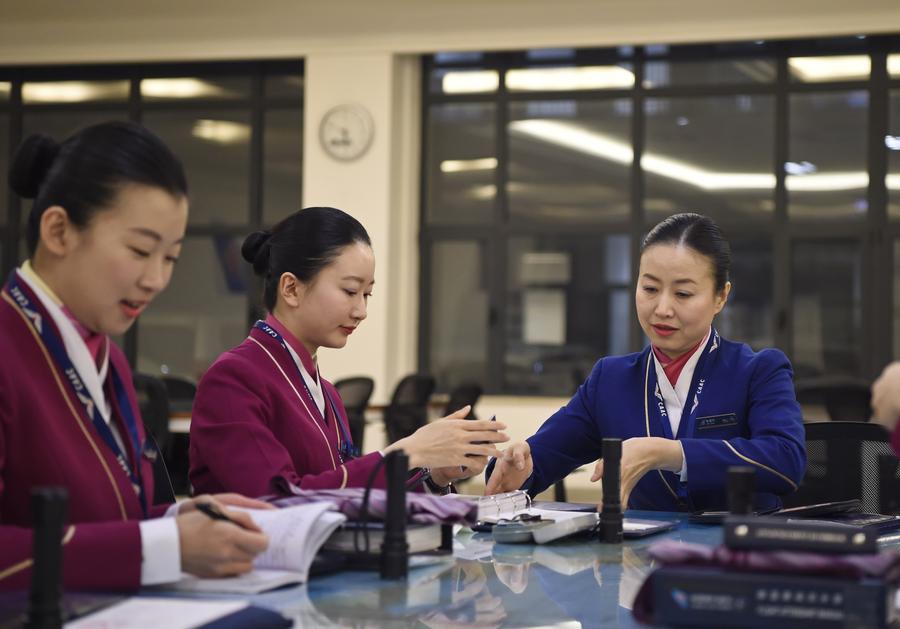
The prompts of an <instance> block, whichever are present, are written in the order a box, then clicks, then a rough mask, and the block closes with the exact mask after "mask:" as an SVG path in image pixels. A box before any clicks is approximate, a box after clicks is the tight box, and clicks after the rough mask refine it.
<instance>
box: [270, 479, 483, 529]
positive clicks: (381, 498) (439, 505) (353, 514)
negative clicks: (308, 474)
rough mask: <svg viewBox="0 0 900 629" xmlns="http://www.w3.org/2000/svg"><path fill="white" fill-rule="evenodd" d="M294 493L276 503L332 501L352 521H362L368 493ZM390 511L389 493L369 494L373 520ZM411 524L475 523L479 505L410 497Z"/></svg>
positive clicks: (351, 489)
mask: <svg viewBox="0 0 900 629" xmlns="http://www.w3.org/2000/svg"><path fill="white" fill-rule="evenodd" d="M290 491H291V494H292V495H290V496H288V497H286V498H277V499H275V500H273V501H272V504H274V505H276V506H279V507H288V506H293V505H298V504H307V503H310V502H331V503H332V504H333V505H334V506H335V508H336V509H337V510H338V511H340V512H341V513H343V514H344V515H346V516H347V518H348V519H349V520H354V521H355V520H359V519H361V511H362V503H363V496H364V495H365V493H366V490H365V489H364V488H362V487H347V488H344V489H300V488H298V487H296V486H291V490H290ZM386 511H387V492H386V491H385V490H383V489H372V490H370V491H369V506H368V512H369V516H368V517H369V518H370V519H374V520H382V519H384V514H385V512H386ZM406 514H407V521H408V522H413V523H416V524H466V525H472V524H475V522H476V520H477V517H478V505H477V504H475V503H472V502H470V501H467V500H463V499H459V498H456V497H455V496H453V495H449V496H433V495H429V494H414V493H407V494H406Z"/></svg>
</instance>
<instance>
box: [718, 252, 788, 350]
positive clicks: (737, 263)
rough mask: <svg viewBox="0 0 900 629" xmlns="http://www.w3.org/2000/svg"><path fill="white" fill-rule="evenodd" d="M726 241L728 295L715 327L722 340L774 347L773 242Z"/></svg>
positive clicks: (756, 347) (754, 346) (755, 347)
mask: <svg viewBox="0 0 900 629" xmlns="http://www.w3.org/2000/svg"><path fill="white" fill-rule="evenodd" d="M726 237H728V235H727V234H726ZM729 241H730V242H729V244H730V245H731V294H730V295H729V297H728V303H727V304H726V305H725V308H724V309H723V310H722V312H720V313H719V315H718V316H717V317H716V322H715V325H716V328H717V329H718V330H719V333H720V334H722V335H723V336H724V337H725V338H728V339H731V340H733V341H738V342H741V343H746V344H747V345H749V346H750V347H752V348H753V349H756V350H760V349H763V348H765V347H772V346H773V345H774V344H775V338H774V334H773V330H772V324H773V321H774V318H775V317H774V315H773V313H772V278H773V277H774V271H773V259H772V243H771V242H769V241H767V240H765V239H763V238H755V239H750V240H748V239H741V238H739V239H729Z"/></svg>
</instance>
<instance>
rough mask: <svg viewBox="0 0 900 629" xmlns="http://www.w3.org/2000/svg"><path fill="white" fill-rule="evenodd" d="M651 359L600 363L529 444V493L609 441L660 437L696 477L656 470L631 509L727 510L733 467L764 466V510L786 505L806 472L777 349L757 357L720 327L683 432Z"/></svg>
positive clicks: (760, 500)
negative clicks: (676, 444)
mask: <svg viewBox="0 0 900 629" xmlns="http://www.w3.org/2000/svg"><path fill="white" fill-rule="evenodd" d="M651 356H652V353H651V349H650V347H647V348H646V349H644V351H642V352H640V353H637V354H628V355H625V356H608V357H605V358H601V359H600V360H599V361H597V363H596V365H594V368H593V370H592V371H591V375H590V376H589V377H588V379H587V380H586V381H585V382H584V384H582V385H581V386H580V387H579V388H578V392H577V393H576V394H575V396H574V397H573V398H572V399H571V400H570V401H569V403H568V404H567V405H566V406H564V407H563V408H561V409H560V410H559V411H557V412H556V413H555V414H554V415H553V416H551V417H550V418H549V419H547V421H545V422H544V424H543V425H542V426H541V428H540V430H538V432H537V433H536V434H535V435H533V436H532V437H530V438H529V439H528V443H529V444H530V445H531V454H532V459H533V461H534V473H533V475H532V476H531V477H530V478H529V480H528V481H527V482H526V484H525V487H524V488H526V489H528V490H529V491H530V492H531V493H532V494H537V493H540V492H541V491H543V490H544V489H546V488H547V487H549V486H550V485H552V484H553V483H554V482H556V481H557V480H559V479H561V478H564V477H565V476H566V475H568V474H569V473H570V472H571V471H572V470H574V469H576V468H577V467H580V466H582V465H584V464H586V463H590V462H592V461H595V460H597V459H598V458H599V457H600V453H601V449H602V439H603V438H604V437H620V438H622V439H623V440H624V439H629V438H631V437H647V436H654V437H666V438H668V439H673V438H675V439H678V440H680V441H681V444H682V446H683V448H684V458H685V465H686V466H687V481H686V482H684V483H682V482H681V480H680V478H679V476H678V474H675V473H672V472H662V471H659V470H651V471H650V472H648V473H647V474H646V475H645V476H644V477H643V478H642V479H641V480H640V481H639V482H638V483H637V485H636V486H635V488H634V490H633V491H632V493H631V497H630V500H629V504H628V507H629V508H631V509H655V510H662V511H684V510H689V511H696V510H714V509H724V508H726V506H727V497H726V487H727V482H726V477H727V472H728V468H729V466H732V465H745V466H746V465H749V466H752V467H754V468H755V469H756V472H757V473H756V490H757V494H756V497H755V501H754V502H755V507H756V508H758V509H771V508H776V507H779V506H780V505H781V500H780V499H779V498H778V496H781V495H785V494H788V493H790V492H792V491H795V490H796V489H797V485H798V484H799V483H800V480H801V478H802V477H803V472H804V470H805V469H806V447H805V444H804V429H803V423H802V418H801V414H800V406H799V405H798V404H797V399H796V397H795V395H794V385H793V381H792V370H791V364H790V362H789V361H788V359H787V357H786V356H785V355H784V354H783V353H782V352H781V351H779V350H776V349H765V350H763V351H761V352H754V351H753V350H752V349H750V348H749V347H748V346H747V345H745V344H743V343H734V342H731V341H727V340H725V339H723V338H721V337H720V336H719V334H718V333H717V332H716V331H715V330H713V331H712V333H711V334H710V335H709V339H708V340H707V343H706V346H705V347H704V349H703V354H702V356H701V357H700V359H699V361H698V362H697V366H696V368H695V371H694V377H693V381H692V382H691V388H690V390H689V392H688V397H687V402H686V403H685V408H684V411H683V414H682V417H681V423H680V425H679V428H678V434H677V435H672V430H671V425H670V423H669V419H668V417H666V416H665V404H663V400H662V395H661V394H660V393H659V390H658V387H657V382H656V369H655V367H654V365H653V362H652V358H651ZM490 471H492V470H489V472H490Z"/></svg>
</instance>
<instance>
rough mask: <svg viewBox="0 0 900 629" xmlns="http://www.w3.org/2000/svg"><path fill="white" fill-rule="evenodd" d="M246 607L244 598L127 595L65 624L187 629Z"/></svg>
mask: <svg viewBox="0 0 900 629" xmlns="http://www.w3.org/2000/svg"><path fill="white" fill-rule="evenodd" d="M247 606H248V603H247V602H246V601H195V600H190V599H180V598H130V599H128V600H126V601H123V602H121V603H118V604H116V605H113V606H112V607H107V608H106V609H104V610H102V611H99V612H97V613H95V614H91V615H90V616H86V617H84V618H80V619H79V620H76V621H74V622H70V623H66V625H65V626H66V629H131V628H140V627H166V629H190V628H191V627H199V626H201V625H205V624H207V623H210V622H213V621H214V620H217V619H219V618H222V617H224V616H228V615H230V614H233V613H235V612H237V611H240V610H242V609H244V608H245V607H247Z"/></svg>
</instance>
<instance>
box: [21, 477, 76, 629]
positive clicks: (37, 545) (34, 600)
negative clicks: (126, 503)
mask: <svg viewBox="0 0 900 629" xmlns="http://www.w3.org/2000/svg"><path fill="white" fill-rule="evenodd" d="M68 502H69V493H68V492H67V491H66V489H65V487H37V488H35V489H33V490H32V492H31V509H32V519H33V521H34V549H33V552H34V566H33V567H32V571H31V594H30V596H29V601H28V621H27V623H26V625H25V626H26V627H27V628H28V629H56V628H58V627H62V620H63V618H62V606H61V598H62V555H63V552H62V536H63V523H64V522H65V519H66V510H67V506H68Z"/></svg>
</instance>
